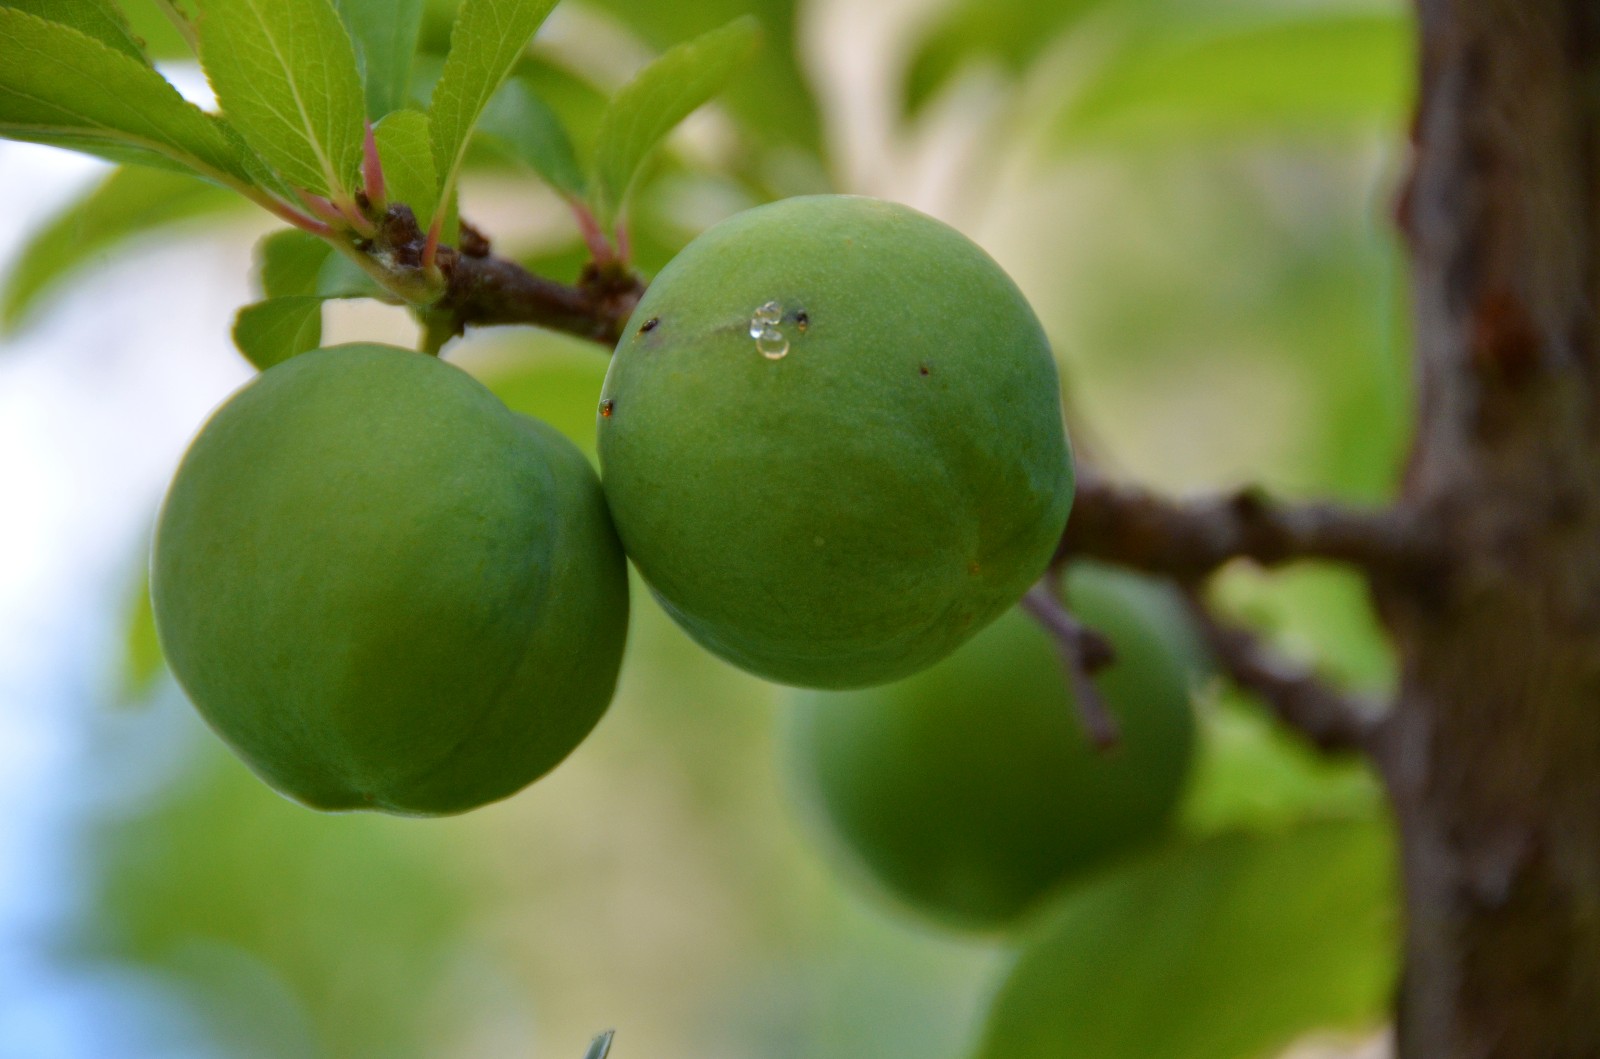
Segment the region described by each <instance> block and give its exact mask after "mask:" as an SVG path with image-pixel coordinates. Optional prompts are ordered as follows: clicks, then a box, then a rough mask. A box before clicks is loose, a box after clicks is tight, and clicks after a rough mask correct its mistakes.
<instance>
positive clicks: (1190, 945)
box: [977, 821, 1398, 1059]
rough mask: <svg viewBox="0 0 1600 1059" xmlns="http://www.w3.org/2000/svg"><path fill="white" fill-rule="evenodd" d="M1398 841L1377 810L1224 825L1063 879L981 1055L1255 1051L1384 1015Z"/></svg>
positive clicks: (1391, 963)
mask: <svg viewBox="0 0 1600 1059" xmlns="http://www.w3.org/2000/svg"><path fill="white" fill-rule="evenodd" d="M1391 845H1392V842H1391V838H1390V835H1389V833H1388V830H1387V829H1386V828H1385V827H1383V826H1382V825H1380V824H1376V823H1371V822H1350V821H1324V822H1320V823H1314V824H1305V825H1301V826H1299V827H1296V828H1293V829H1290V830H1284V831H1280V832H1273V833H1267V834H1232V835H1225V836H1218V837H1216V838H1213V839H1209V840H1207V841H1204V842H1200V843H1196V844H1193V845H1172V846H1169V847H1166V848H1165V849H1162V850H1159V851H1156V852H1154V853H1152V854H1150V855H1147V856H1145V857H1143V858H1140V859H1138V860H1135V861H1132V862H1129V863H1127V864H1125V865H1124V866H1122V867H1121V868H1120V870H1116V871H1114V872H1112V873H1110V874H1106V875H1103V876H1100V877H1099V878H1097V879H1096V880H1094V881H1091V882H1089V883H1087V884H1086V885H1084V886H1083V887H1081V888H1079V889H1077V890H1074V891H1070V892H1068V893H1066V894H1064V895H1063V896H1062V897H1061V898H1060V900H1059V904H1057V905H1056V906H1055V907H1054V908H1053V909H1052V910H1051V911H1050V912H1049V913H1048V915H1047V916H1046V918H1044V919H1043V920H1041V921H1039V922H1038V923H1037V924H1035V929H1034V931H1033V932H1032V933H1031V934H1030V936H1029V938H1028V939H1027V941H1026V944H1025V945H1024V947H1023V948H1022V950H1021V953H1020V955H1019V957H1018V958H1017V961H1016V963H1015V964H1014V966H1013V967H1012V968H1011V969H1010V971H1009V973H1008V974H1007V975H1006V977H1005V981H1004V983H1003V985H1002V986H1001V988H1000V990H999V993H998V995H997V997H996V999H995V1002H994V1005H993V1007H992V1008H991V1010H990V1012H989V1016H988V1020H987V1025H986V1027H985V1029H984V1034H983V1043H982V1046H981V1047H980V1048H979V1050H978V1052H977V1055H978V1056H979V1059H1059V1057H1061V1056H1094V1057H1095V1059H1247V1057H1254V1056H1265V1055H1272V1054H1276V1052H1277V1051H1278V1050H1281V1049H1282V1048H1283V1047H1284V1046H1286V1045H1288V1044H1289V1043H1290V1042H1292V1041H1293V1040H1295V1039H1296V1038H1297V1037H1300V1036H1302V1035H1304V1034H1305V1033H1307V1032H1309V1031H1312V1030H1317V1029H1323V1028H1328V1027H1340V1028H1351V1027H1362V1026H1365V1025H1368V1024H1370V1023H1373V1022H1375V1021H1377V1020H1379V1019H1380V1018H1381V1017H1382V1014H1383V1012H1384V1010H1385V1006H1386V1003H1387V1001H1388V999H1389V997H1390V995H1391V993H1392V991H1393V987H1394V978H1395V972H1396V968H1395V957H1394V951H1395V944H1396V919H1397V916H1398V912H1397V908H1396V904H1397V902H1396V900H1395V889H1394V887H1395V882H1394V870H1395V869H1394V863H1393V861H1394V856H1393V852H1392V849H1391Z"/></svg>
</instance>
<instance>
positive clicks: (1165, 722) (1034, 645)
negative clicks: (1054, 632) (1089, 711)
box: [788, 567, 1195, 927]
mask: <svg viewBox="0 0 1600 1059" xmlns="http://www.w3.org/2000/svg"><path fill="white" fill-rule="evenodd" d="M1068 580H1069V585H1070V599H1071V601H1072V606H1073V609H1074V611H1075V612H1077V613H1078V614H1079V615H1080V616H1081V617H1082V618H1083V620H1084V621H1085V622H1086V623H1088V624H1089V625H1090V626H1092V627H1093V628H1095V629H1098V630H1100V631H1101V632H1104V633H1105V634H1106V635H1107V636H1109V637H1110V639H1111V642H1112V643H1113V644H1114V645H1115V647H1116V651H1117V659H1116V662H1115V664H1114V665H1112V666H1111V667H1110V668H1108V669H1105V670H1103V671H1102V672H1101V673H1100V674H1098V675H1097V676H1096V678H1095V684H1096V686H1097V687H1098V688H1099V689H1100V692H1101V694H1102V697H1103V698H1104V700H1105V703H1106V706H1107V708H1108V709H1109V710H1110V712H1111V713H1112V714H1113V716H1115V717H1116V719H1117V721H1118V723H1119V725H1120V728H1121V741H1120V742H1119V744H1118V745H1117V746H1116V747H1115V748H1113V749H1111V750H1110V751H1106V752H1100V751H1097V750H1095V749H1094V748H1092V747H1090V746H1089V745H1088V742H1087V740H1086V738H1085V736H1084V734H1083V731H1082V727H1081V725H1080V723H1079V720H1078V717H1077V714H1076V705H1075V701H1074V698H1073V695H1072V693H1071V691H1070V690H1069V687H1068V684H1067V680H1066V676H1065V674H1064V672H1063V670H1062V665H1061V660H1060V656H1059V654H1058V653H1057V650H1056V647H1055V645H1054V644H1053V642H1052V641H1051V640H1050V638H1049V637H1048V636H1047V635H1046V634H1045V632H1044V631H1043V630H1042V629H1041V628H1040V627H1039V626H1038V624H1037V623H1035V622H1034V621H1033V620H1032V619H1031V618H1029V617H1028V616H1027V615H1026V614H1024V613H1023V612H1022V611H1021V610H1013V611H1011V612H1010V613H1008V614H1006V615H1005V616H1004V617H1002V618H1001V619H1000V620H999V621H997V622H995V623H994V624H993V625H991V626H990V627H989V628H988V629H985V630H984V631H983V632H981V633H979V634H978V635H977V636H976V637H975V638H973V640H972V641H971V642H970V643H968V644H965V645H964V646H962V647H960V648H958V649H957V650H956V652H955V653H954V654H952V655H951V656H950V657H949V658H947V659H945V660H944V661H943V662H940V663H939V664H938V665H935V666H933V667H932V668H930V669H927V670H924V671H923V672H921V673H918V674H917V675H916V676H913V677H911V678H909V679H907V680H902V681H900V682H898V683H895V684H890V685H887V686H885V687H879V688H869V689H865V690H860V691H849V692H816V691H811V692H798V693H796V694H795V696H794V702H793V704H792V715H791V719H792V725H791V729H790V731H789V733H788V734H789V739H788V751H789V755H790V759H791V763H792V768H793V773H794V775H795V777H796V780H797V784H798V787H799V789H800V794H801V797H802V799H803V801H804V802H806V803H807V804H808V805H809V806H810V807H811V808H812V809H813V810H814V811H815V814H816V816H817V817H818V818H819V819H820V820H821V822H822V824H823V829H824V830H825V831H826V832H827V833H829V834H831V835H832V836H833V837H834V838H835V839H836V840H837V843H838V845H840V846H841V847H842V848H843V850H844V851H845V852H846V854H847V855H848V857H849V859H850V860H851V861H853V862H854V863H855V864H857V865H858V866H859V867H863V868H865V870H866V872H867V874H868V875H870V876H871V877H872V878H873V879H874V880H876V881H877V882H878V883H879V884H880V885H881V886H882V887H884V888H885V889H887V890H888V891H889V892H890V893H892V894H895V895H897V896H898V897H900V898H902V899H903V900H905V901H906V902H909V903H910V904H911V906H913V907H914V908H917V909H919V910H921V911H923V912H925V913H927V914H929V915H931V916H933V917H935V918H937V919H941V920H945V921H949V922H952V923H955V924H957V925H962V926H968V927H995V926H1002V925H1005V924H1007V923H1009V922H1011V921H1013V920H1015V919H1016V918H1017V917H1019V916H1020V915H1022V914H1023V913H1024V912H1026V911H1027V910H1028V909H1029V908H1030V907H1031V906H1032V905H1033V904H1034V903H1035V902H1036V901H1038V900H1039V899H1040V898H1041V897H1042V896H1044V895H1045V894H1046V893H1047V892H1048V891H1049V890H1051V889H1052V888H1053V887H1055V886H1057V885H1058V884H1060V883H1062V882H1063V881H1065V880H1066V879H1068V878H1069V877H1071V876H1073V875H1076V874H1078V873H1081V872H1084V871H1086V870H1088V869H1090V868H1091V867H1093V866H1094V865H1095V864H1096V863H1098V862H1100V861H1101V860H1103V859H1104V858H1106V857H1109V856H1111V855H1113V854H1115V853H1117V852H1119V851H1121V850H1123V849H1126V848H1128V847H1131V846H1134V845H1136V844H1138V843H1140V842H1141V841H1143V840H1145V839H1148V838H1149V837H1151V836H1152V835H1154V834H1156V833H1158V832H1160V831H1161V830H1162V829H1163V828H1164V826H1165V825H1166V823H1167V821H1168V819H1169V817H1170V816H1171V813H1172V810H1173V808H1174V806H1175V804H1176V803H1177V800H1178V797H1179V795H1180V793H1181V792H1182V790H1183V787H1184V784H1185V780H1186V779H1187V777H1188V773H1189V768H1190V763H1191V759H1192V758H1193V754H1194V737H1195V724H1194V717H1193V713H1192V710H1191V708H1190V703H1189V683H1190V680H1191V678H1192V671H1191V670H1190V669H1189V668H1188V667H1189V665H1190V663H1191V661H1192V659H1193V658H1194V657H1195V648H1194V647H1193V637H1192V634H1191V633H1190V631H1189V629H1188V627H1187V626H1186V624H1185V623H1184V620H1183V616H1182V612H1181V610H1180V609H1179V607H1178V606H1177V604H1176V603H1175V602H1173V601H1172V600H1171V599H1170V598H1169V597H1167V596H1165V595H1163V594H1162V593H1161V590H1160V589H1158V588H1157V587H1156V586H1154V585H1152V584H1150V583H1149V582H1145V581H1142V580H1140V579H1137V578H1135V577H1134V576H1133V575H1129V574H1123V573H1117V572H1114V571H1109V570H1105V569H1100V568H1093V567H1079V568H1077V569H1075V570H1074V571H1073V572H1072V574H1071V576H1070V577H1069V579H1068Z"/></svg>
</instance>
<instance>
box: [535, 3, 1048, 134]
mask: <svg viewBox="0 0 1600 1059" xmlns="http://www.w3.org/2000/svg"><path fill="white" fill-rule="evenodd" d="M588 2H589V3H590V4H592V5H593V6H596V7H599V8H603V9H604V10H606V11H609V12H611V13H612V14H614V15H615V16H616V17H617V19H618V20H619V21H620V22H621V23H622V24H623V25H624V26H626V27H627V28H628V29H629V30H630V31H632V32H634V33H638V34H639V35H641V36H643V37H644V38H645V39H646V40H647V41H649V42H650V43H651V44H653V45H655V46H656V47H657V48H662V49H665V48H667V47H669V46H671V45H673V44H675V43H677V42H679V41H685V40H689V39H690V38H692V37H696V36H699V35H700V34H702V33H705V32H707V31H709V30H712V29H715V28H716V27H718V26H721V25H724V24H725V23H727V22H729V21H730V20H732V19H735V18H737V17H739V16H740V15H754V16H755V17H756V18H757V19H758V20H759V21H760V23H761V29H762V33H763V35H764V38H765V39H764V41H763V44H762V49H761V71H760V76H757V77H740V78H737V79H736V80H735V81H734V82H733V83H732V84H731V85H729V87H728V90H727V102H728V107H729V109H730V110H731V111H732V112H733V113H734V114H735V115H736V116H737V117H738V118H739V119H740V121H741V123H742V124H743V129H742V130H741V131H742V133H743V134H744V136H745V137H746V138H747V139H748V140H750V141H751V142H753V143H757V144H766V145H772V146H785V147H793V148H799V149H800V150H802V151H804V152H806V153H807V154H809V155H813V156H815V155H818V154H820V153H821V152H822V133H821V128H822V124H821V120H820V118H819V116H818V110H817V101H816V97H815V96H814V95H813V93H812V91H811V87H810V85H809V83H808V81H807V77H806V75H805V74H804V73H803V72H802V71H801V69H800V65H799V58H798V52H797V41H796V26H795V9H796V6H797V4H796V0H699V2H698V3H693V4H668V3H661V2H660V0H588ZM1025 2H1031V0H1025ZM545 98H546V99H547V100H548V99H549V96H546V97H545ZM570 127H572V126H570V125H569V128H570Z"/></svg>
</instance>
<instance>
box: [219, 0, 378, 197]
mask: <svg viewBox="0 0 1600 1059" xmlns="http://www.w3.org/2000/svg"><path fill="white" fill-rule="evenodd" d="M200 61H201V63H202V65H204V66H205V70H206V76H207V77H208V78H209V79H210V81H211V87H212V88H213V89H214V90H215V91H216V93H217V101H218V102H219V103H220V104H221V105H222V111H223V113H224V114H226V115H227V117H228V120H229V122H230V123H232V125H233V127H234V128H235V129H237V130H238V131H239V133H240V134H241V135H242V136H243V137H244V138H245V141H246V142H248V143H249V144H250V146H251V147H253V148H254V149H255V151H256V153H257V154H259V155H260V156H261V157H262V158H264V159H266V161H267V162H268V163H270V164H271V165H272V166H273V167H275V168H276V169H277V170H278V171H279V172H280V173H282V174H283V177H284V178H285V179H286V180H288V181H289V183H291V184H293V185H295V186H297V187H302V188H305V189H306V190H308V191H313V192H316V193H317V194H320V195H328V196H330V197H333V198H335V199H348V198H349V196H350V188H351V187H352V186H354V184H353V181H354V180H355V178H356V174H357V172H358V171H359V170H360V168H361V143H362V138H363V137H364V135H365V132H366V126H365V120H366V114H365V103H364V100H363V97H362V91H361V74H360V73H359V72H358V71H357V69H356V54H355V49H354V47H353V46H352V45H351V43H350V35H349V34H348V33H346V32H345V28H344V23H342V22H340V21H339V16H338V14H337V13H336V12H335V11H334V10H333V5H332V4H331V3H330V2H329V0H205V2H204V4H203V5H202V12H201V16H200Z"/></svg>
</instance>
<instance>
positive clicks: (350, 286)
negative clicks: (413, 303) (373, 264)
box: [315, 254, 400, 305]
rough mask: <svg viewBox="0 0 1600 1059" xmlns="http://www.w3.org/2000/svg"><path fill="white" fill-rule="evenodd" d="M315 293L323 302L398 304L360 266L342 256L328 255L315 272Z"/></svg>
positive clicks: (392, 296) (391, 295)
mask: <svg viewBox="0 0 1600 1059" xmlns="http://www.w3.org/2000/svg"><path fill="white" fill-rule="evenodd" d="M315 293H316V295H317V297H319V298H322V299H323V300H324V301H326V300H327V299H329V298H374V299H376V300H378V301H383V302H389V303H390V304H395V305H398V304H400V302H399V300H398V299H397V298H396V297H395V296H394V295H393V294H391V293H389V292H388V291H387V290H385V289H384V288H383V287H381V286H379V284H378V281H377V280H375V279H373V278H372V277H371V276H369V275H367V273H366V272H365V271H363V270H362V268H361V266H360V265H358V264H356V263H355V262H354V261H352V260H350V259H349V258H348V257H346V256H345V255H343V254H329V255H328V260H326V261H324V262H323V263H322V267H321V268H320V269H318V270H317V285H316V290H315Z"/></svg>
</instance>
